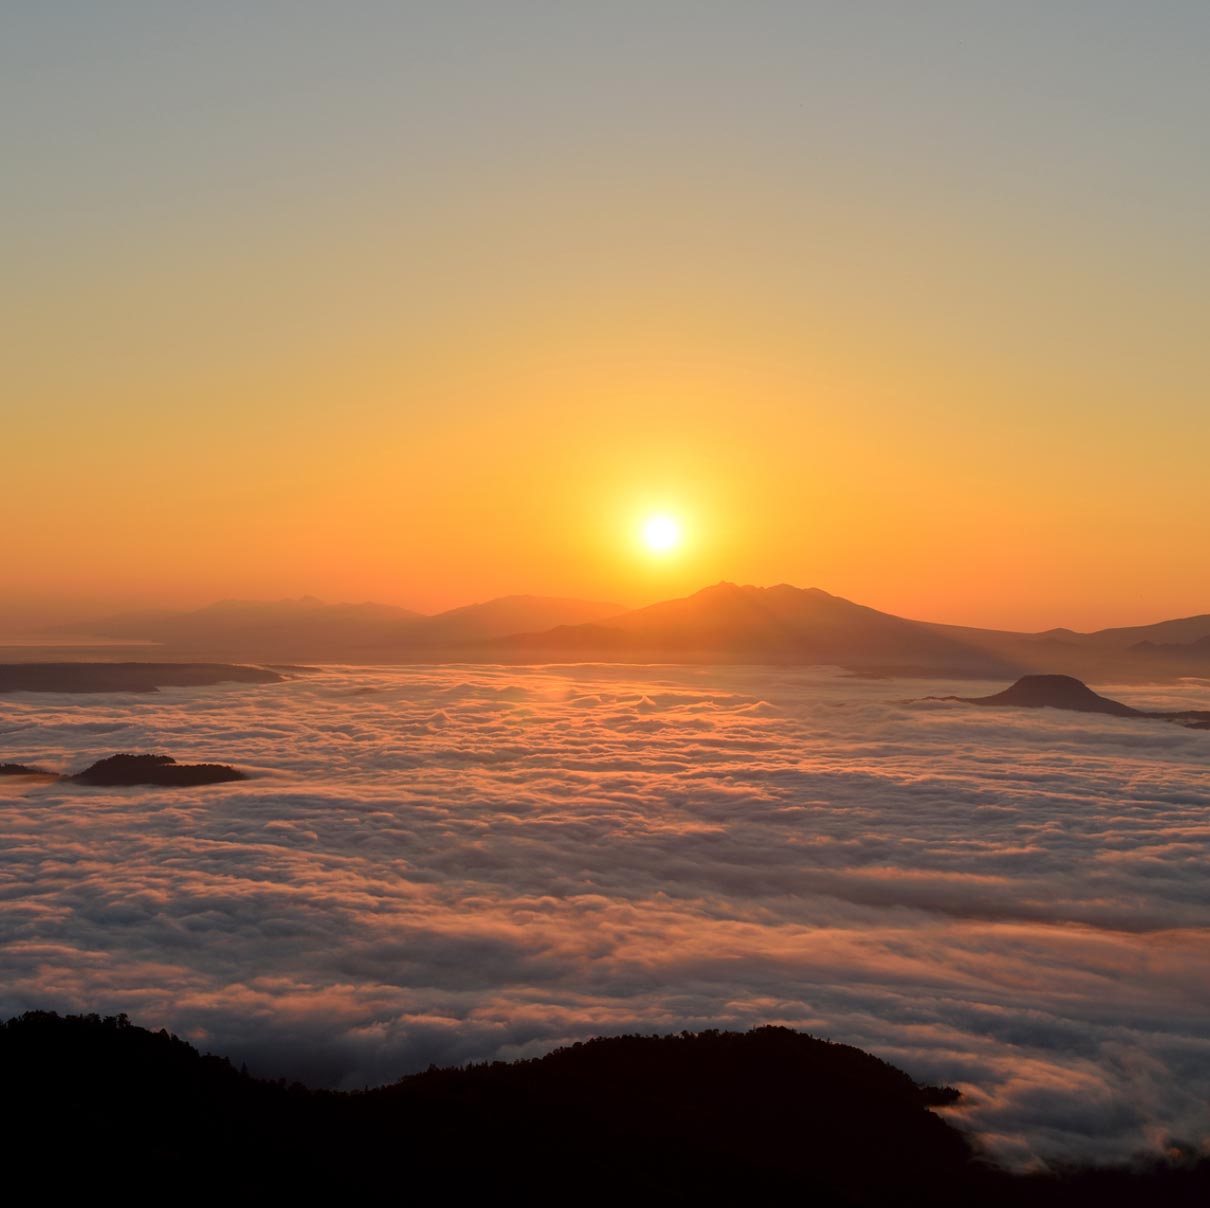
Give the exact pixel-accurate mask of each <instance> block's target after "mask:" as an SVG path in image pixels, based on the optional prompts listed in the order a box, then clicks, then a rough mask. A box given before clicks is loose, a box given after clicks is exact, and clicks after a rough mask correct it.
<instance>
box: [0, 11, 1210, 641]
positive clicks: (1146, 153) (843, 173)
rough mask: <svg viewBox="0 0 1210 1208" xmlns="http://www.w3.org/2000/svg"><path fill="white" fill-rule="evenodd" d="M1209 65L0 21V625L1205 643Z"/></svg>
mask: <svg viewBox="0 0 1210 1208" xmlns="http://www.w3.org/2000/svg"><path fill="white" fill-rule="evenodd" d="M1208 57H1210V6H1206V5H1203V4H1195V3H1151V4H1147V5H1143V4H1136V3H1131V4H1125V3H1112V2H1108V0H1098V2H1096V3H1093V2H1085V3H1061V2H1058V3H1057V2H1055V0H1049V2H1047V3H1044V4H1043V3H1027V2H1022V0H1013V2H1011V3H1007V2H1006V3H979V2H976V0H972V2H968V3H913V4H898V3H889V2H888V3H878V4H873V3H854V2H852V0H849V2H846V3H835V4H833V3H807V2H800V3H789V2H785V3H774V2H765V3H760V2H757V0H745V2H744V3H739V2H738V0H737V2H735V3H713V2H710V0H697V2H695V3H687V2H675V0H644V2H643V3H631V2H629V0H613V2H611V3H609V4H597V5H591V6H590V5H587V4H569V3H566V2H563V3H537V2H532V0H530V2H526V0H510V2H507V3H505V2H501V0H496V2H494V3H468V2H457V0H443V2H442V3H440V4H438V3H428V4H423V5H421V4H403V3H396V4H385V3H384V4H378V3H342V4H339V5H337V4H335V3H332V4H315V3H298V2H295V3H289V4H286V3H259V4H257V5H254V6H253V5H246V4H226V3H208V4H206V5H185V4H169V3H155V4H135V3H121V2H116V0H115V2H110V3H106V4H104V5H99V4H95V3H79V4H67V3H54V2H46V3H33V2H32V0H26V2H24V3H16V4H9V5H6V6H5V7H4V11H3V16H2V17H0V153H2V154H3V162H4V164H5V168H6V170H5V187H4V190H3V193H2V194H0V211H2V214H0V218H2V228H3V232H2V235H0V239H2V240H3V244H2V248H3V264H4V271H3V281H4V299H3V307H4V313H3V316H2V323H0V329H2V334H0V340H2V341H3V347H2V349H0V353H2V356H3V364H4V377H3V382H4V392H3V403H2V406H3V427H2V429H0V431H2V433H3V447H4V479H3V494H2V496H0V497H2V498H3V501H4V502H3V523H0V566H2V567H3V568H4V582H5V588H4V591H3V595H4V604H5V607H6V608H7V609H8V615H9V616H10V617H11V616H15V615H18V614H21V613H22V612H24V613H25V614H26V615H29V614H31V613H36V612H37V611H38V610H41V609H45V610H47V615H51V614H52V613H53V614H55V615H58V614H61V613H66V612H71V611H73V610H74V611H77V612H78V611H80V610H81V609H87V608H92V607H100V606H106V607H108V606H111V605H113V606H119V605H120V606H127V605H131V604H137V603H151V602H163V603H170V604H174V605H188V604H202V603H205V602H208V601H209V600H212V599H214V598H217V597H222V596H233V595H239V596H253V597H276V596H284V595H298V594H302V593H304V592H311V593H315V594H317V595H320V596H323V597H326V598H330V599H366V598H372V599H379V600H386V601H393V602H398V603H402V604H406V605H409V606H412V607H418V608H422V609H426V610H427V609H435V608H439V607H445V606H449V605H453V604H459V603H465V602H467V601H470V600H474V599H483V598H487V597H489V596H493V595H499V594H504V593H507V592H515V591H533V592H542V593H550V594H560V595H581V596H587V597H591V598H597V599H612V600H618V601H620V602H622V603H626V604H641V603H646V602H649V601H651V600H654V599H657V598H661V597H664V596H668V595H674V594H682V593H684V592H686V591H689V590H693V589H695V588H697V587H699V586H702V585H703V584H705V583H707V582H712V581H715V580H718V579H720V578H727V579H733V580H738V581H741V582H756V583H773V582H778V581H789V582H793V583H796V584H798V585H800V586H810V585H815V586H820V587H824V588H827V589H828V590H830V591H834V592H837V593H839V594H842V595H845V596H848V597H850V598H853V599H857V600H860V601H862V602H864V603H869V604H872V605H875V606H876V607H880V608H885V609H888V610H890V611H894V612H898V613H902V614H905V615H909V616H921V617H927V618H929V619H936V620H948V621H959V622H966V623H972V624H989V625H992V624H994V625H1011V626H1014V627H1030V628H1040V627H1043V626H1047V625H1052V624H1059V623H1063V624H1070V625H1074V626H1078V627H1095V626H1097V625H1104V624H1111V623H1124V622H1130V621H1146V620H1155V619H1159V618H1160V617H1162V616H1171V615H1179V614H1188V613H1194V612H1205V611H1208V610H1210V559H1207V558H1206V557H1205V552H1204V551H1205V537H1204V532H1205V527H1206V521H1207V515H1208V514H1210V475H1208V474H1207V454H1208V452H1210V406H1208V404H1207V386H1208V384H1210V342H1208V341H1207V339H1206V332H1207V329H1208V324H1207V319H1208V318H1210V316H1208V315H1207V309H1208V308H1207V303H1206V298H1207V288H1206V283H1207V281H1208V280H1210V235H1208V227H1207V223H1206V215H1207V213H1210V145H1208V144H1210V126H1208V125H1207V123H1206V114H1207V113H1208V112H1210V71H1208V70H1207V61H1208ZM653 510H668V511H671V512H673V513H675V514H678V515H679V516H680V517H681V518H682V520H683V523H684V525H685V530H686V536H687V541H686V545H685V547H684V549H683V550H682V551H681V552H680V553H678V554H677V555H675V556H669V557H666V558H663V559H658V560H657V559H653V558H651V557H649V556H647V555H645V554H644V553H643V552H642V551H641V549H640V548H639V546H638V543H637V540H636V536H635V533H636V530H637V527H638V525H639V523H640V521H641V519H642V517H643V516H644V515H646V514H648V513H649V512H651V511H653Z"/></svg>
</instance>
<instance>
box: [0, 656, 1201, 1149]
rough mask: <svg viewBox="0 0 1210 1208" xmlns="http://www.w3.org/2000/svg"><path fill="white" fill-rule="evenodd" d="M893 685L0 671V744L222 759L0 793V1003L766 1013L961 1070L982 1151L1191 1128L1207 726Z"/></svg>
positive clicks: (431, 1043) (171, 1013)
mask: <svg viewBox="0 0 1210 1208" xmlns="http://www.w3.org/2000/svg"><path fill="white" fill-rule="evenodd" d="M990 687H991V686H989V688H990ZM912 688H913V686H912V685H905V684H903V683H894V684H888V683H876V682H870V681H859V680H853V679H848V678H843V677H840V676H835V675H831V674H829V673H826V672H820V671H812V670H803V669H788V670H783V671H770V670H749V669H743V668H730V669H725V670H713V669H708V668H678V669H669V668H650V669H633V668H630V669H627V668H617V667H614V668H605V667H583V668H577V669H570V670H556V669H540V668H539V669H530V670H526V669H515V668H512V669H492V668H479V669H474V668H465V667H464V668H431V667H429V668H401V669H394V670H382V671H375V670H366V669H356V670H344V669H330V670H328V671H325V672H324V673H322V674H319V675H315V676H307V677H304V678H299V679H297V680H294V681H291V682H289V683H286V684H281V685H267V686H242V687H224V686H220V687H215V688H206V689H199V690H168V691H165V692H163V693H161V694H159V695H157V696H155V697H147V698H137V699H135V698H130V697H117V696H113V697H96V698H93V697H90V698H87V699H82V698H72V697H67V696H22V697H17V696H14V697H9V698H4V699H2V700H0V758H3V759H8V760H14V761H20V762H23V763H33V764H39V765H42V766H49V767H55V768H61V769H64V770H66V769H69V768H73V769H74V768H77V767H80V766H83V765H84V764H86V763H88V762H90V761H91V760H92V759H94V758H96V757H98V756H101V755H107V754H110V753H112V752H114V751H116V750H140V751H141V750H148V751H163V752H167V753H170V754H172V755H174V756H176V757H177V758H178V759H186V760H194V759H197V760H221V761H227V762H234V763H237V764H239V765H240V766H241V767H243V768H245V769H247V770H250V771H252V772H254V773H255V776H254V778H253V779H252V780H250V781H247V782H243V783H238V784H230V785H222V786H213V787H209V788H193V789H179V790H173V789H121V790H114V789H85V788H81V787H72V786H66V785H57V784H49V785H48V784H38V785H28V786H23V787H20V788H19V789H17V790H14V788H13V787H12V786H11V785H9V786H6V791H5V793H4V795H3V796H0V934H2V936H3V940H4V942H3V945H2V946H0V987H2V989H0V1009H2V1010H3V1011H4V1012H6V1013H12V1012H15V1011H18V1010H22V1009H25V1008H28V1007H35V1006H45V1007H53V1008H58V1009H90V1010H125V1011H128V1012H129V1013H130V1014H131V1015H132V1016H133V1017H134V1018H136V1019H137V1020H138V1021H140V1022H142V1023H145V1024H147V1025H150V1026H156V1027H158V1026H160V1025H164V1026H168V1027H170V1028H173V1029H174V1030H177V1031H179V1032H181V1033H182V1034H184V1035H188V1036H191V1037H193V1038H195V1039H197V1040H198V1041H199V1043H203V1044H204V1045H205V1046H206V1047H209V1048H212V1049H213V1050H215V1051H218V1052H223V1053H227V1054H229V1055H231V1056H232V1057H234V1058H235V1059H237V1060H239V1059H246V1060H247V1061H248V1062H249V1064H250V1066H252V1067H253V1068H254V1069H256V1070H259V1071H261V1072H264V1073H270V1074H278V1073H283V1074H288V1075H291V1076H302V1077H306V1078H309V1079H312V1080H316V1081H324V1082H328V1083H331V1084H334V1085H343V1086H360V1085H362V1084H363V1083H367V1082H381V1081H384V1080H388V1079H390V1078H393V1077H395V1076H397V1075H399V1074H400V1073H403V1072H405V1071H406V1070H409V1069H414V1068H417V1067H419V1066H423V1065H427V1064H428V1063H429V1062H430V1061H438V1062H446V1061H461V1060H469V1059H482V1058H487V1057H492V1056H505V1057H508V1056H517V1055H525V1054H532V1053H535V1052H540V1051H543V1050H544V1049H547V1048H550V1047H552V1046H553V1045H555V1044H558V1043H560V1042H563V1041H566V1040H571V1039H577V1038H581V1037H584V1036H587V1035H591V1034H595V1033H601V1032H617V1031H629V1030H635V1029H680V1028H684V1027H702V1026H748V1025H751V1024H757V1023H764V1022H781V1023H788V1024H792V1025H794V1026H800V1027H805V1028H807V1029H809V1030H811V1031H814V1032H816V1033H819V1034H824V1035H829V1036H831V1037H832V1038H834V1039H839V1040H844V1041H847V1042H850V1043H853V1044H858V1045H861V1046H862V1047H865V1048H869V1049H871V1050H872V1051H874V1052H876V1053H878V1054H880V1055H882V1056H885V1057H887V1058H888V1059H889V1060H893V1061H895V1062H897V1063H898V1064H900V1065H902V1066H903V1067H904V1068H906V1069H908V1070H909V1071H910V1072H912V1073H913V1074H914V1075H916V1076H918V1077H920V1078H922V1079H927V1080H930V1081H945V1082H953V1083H958V1084H961V1085H962V1086H964V1087H965V1088H966V1090H967V1102H966V1103H965V1105H964V1106H963V1107H962V1108H961V1109H959V1111H958V1113H957V1118H958V1119H960V1120H962V1121H963V1122H965V1123H966V1124H967V1125H969V1126H970V1127H971V1128H973V1129H975V1130H977V1131H978V1133H979V1134H980V1135H981V1136H982V1137H983V1138H984V1139H985V1141H986V1143H987V1144H988V1145H989V1146H990V1147H991V1148H993V1149H994V1151H995V1152H997V1153H999V1154H1000V1155H1002V1156H1004V1157H1006V1158H1009V1159H1011V1160H1014V1161H1023V1162H1028V1161H1031V1160H1035V1159H1037V1158H1038V1157H1043V1158H1046V1157H1057V1156H1082V1157H1089V1156H1091V1157H1095V1158H1114V1157H1122V1156H1124V1155H1128V1154H1129V1153H1131V1152H1133V1151H1134V1150H1137V1149H1139V1148H1144V1147H1151V1148H1162V1147H1164V1146H1165V1145H1166V1144H1167V1143H1168V1141H1169V1140H1170V1139H1172V1138H1176V1139H1178V1140H1181V1141H1184V1142H1192V1143H1194V1144H1197V1143H1201V1142H1203V1141H1204V1140H1205V1138H1206V1137H1207V1136H1210V1117H1208V1114H1207V1108H1206V1103H1207V1098H1208V1091H1210V1023H1208V1021H1207V1018H1206V1013H1205V1010H1204V1003H1205V1002H1206V1001H1207V998H1208V997H1210V888H1208V887H1207V883H1206V879H1205V875H1204V869H1205V860H1206V856H1207V849H1208V847H1210V813H1208V812H1207V806H1208V805H1210V775H1208V773H1210V735H1207V734H1204V733H1199V732H1195V731H1188V730H1181V729H1178V728H1176V727H1172V726H1166V725H1164V724H1163V723H1162V722H1154V723H1153V722H1146V721H1141V722H1139V721H1122V720H1119V719H1114V718H1102V717H1095V716H1083V715H1072V714H1060V713H1054V712H1052V711H1049V710H1047V711H1043V712H1035V711H1022V712H1016V713H1014V712H1002V711H993V710H967V709H964V708H963V707H961V706H956V705H946V704H940V703H935V702H933V703H921V702H915V703H914V702H912V701H910V700H908V699H906V698H908V697H910V696H912V695H924V694H926V693H938V692H939V690H938V688H937V686H936V685H935V684H931V685H928V686H927V687H926V688H925V687H922V688H921V689H920V691H919V692H918V693H915V692H913V691H912ZM946 690H948V689H941V690H940V691H946ZM963 691H964V693H966V694H970V689H969V685H968V686H965V687H964V688H963ZM1111 694H1112V695H1117V696H1120V697H1122V698H1124V699H1128V700H1130V701H1131V703H1137V704H1140V705H1142V706H1147V705H1151V704H1154V705H1156V706H1157V707H1169V708H1171V707H1182V706H1186V707H1205V706H1206V704H1207V700H1208V698H1210V686H1208V685H1198V684H1188V685H1184V686H1181V687H1178V688H1169V689H1165V690H1163V692H1162V694H1161V693H1158V692H1157V693H1156V694H1155V697H1154V699H1152V698H1149V697H1147V696H1145V695H1143V694H1141V693H1139V692H1138V690H1137V689H1136V690H1134V691H1133V693H1132V692H1130V691H1129V690H1127V689H1120V690H1118V691H1117V692H1113V693H1111Z"/></svg>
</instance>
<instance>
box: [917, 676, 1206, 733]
mask: <svg viewBox="0 0 1210 1208" xmlns="http://www.w3.org/2000/svg"><path fill="white" fill-rule="evenodd" d="M929 699H932V700H936V699H942V700H956V701H961V702H962V704H965V705H984V706H987V707H989V708H1017V709H1067V710H1069V711H1072V712H1075V713H1103V714H1107V715H1108V716H1111V717H1139V718H1144V719H1152V720H1156V721H1169V722H1174V723H1176V724H1177V725H1182V726H1186V727H1187V728H1189V729H1191V730H1210V711H1207V710H1202V709H1181V710H1173V709H1134V708H1131V706H1130V705H1124V704H1122V702H1121V701H1116V700H1110V698H1109V697H1107V696H1101V695H1100V694H1098V693H1096V692H1094V691H1093V690H1092V689H1091V688H1090V687H1089V686H1088V685H1087V684H1085V683H1082V682H1081V681H1080V680H1078V679H1075V678H1074V677H1072V676H1070V675H1023V676H1022V677H1021V678H1020V679H1019V680H1017V682H1016V683H1015V684H1013V685H1012V686H1011V687H1009V688H1005V690H1004V691H1003V692H997V693H995V694H994V695H993V696H950V697H941V698H937V697H930V698H929Z"/></svg>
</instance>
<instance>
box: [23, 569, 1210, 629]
mask: <svg viewBox="0 0 1210 1208" xmlns="http://www.w3.org/2000/svg"><path fill="white" fill-rule="evenodd" d="M714 582H737V580H731V579H723V580H717V581H712V582H711V583H699V584H697V585H696V586H694V587H691V588H689V589H688V590H686V591H684V592H673V593H669V594H668V595H661V596H651V597H649V598H636V599H631V600H625V599H619V598H617V597H608V596H599V597H580V596H576V595H574V594H573V593H571V592H560V591H554V592H550V593H546V592H537V591H529V590H517V591H508V592H501V593H499V594H496V595H491V596H487V595H482V596H476V597H473V598H462V597H452V596H444V595H430V596H426V595H424V594H423V593H416V594H414V595H412V596H403V597H398V598H393V599H386V598H381V597H376V598H370V597H344V596H341V595H339V593H338V594H335V595H331V594H328V595H325V594H322V593H319V592H313V591H298V592H282V593H278V594H267V595H263V596H219V595H214V594H211V595H205V594H202V595H187V596H176V595H169V596H156V595H153V596H143V595H139V596H134V597H131V596H124V595H118V596H96V597H91V596H86V597H83V598H72V597H62V598H56V599H50V600H40V601H36V602H27V603H22V602H20V601H19V600H18V601H13V600H12V599H11V598H9V599H7V600H0V639H3V638H6V637H7V638H10V639H12V640H17V641H19V640H20V639H22V638H25V637H28V638H33V637H37V636H46V634H45V632H44V631H46V630H50V629H54V628H57V627H61V626H71V625H74V624H77V623H82V622H87V621H89V620H99V619H103V618H105V617H107V616H110V615H120V614H123V613H127V612H132V613H135V612H142V611H149V612H150V611H159V610H163V611H167V612H178V611H179V612H191V611H195V610H198V609H203V608H207V607H210V606H211V605H214V604H221V603H228V602H240V603H249V604H273V603H288V602H292V601H301V600H307V599H311V600H316V601H319V602H321V603H323V604H326V605H345V604H348V605H357V604H380V605H386V606H388V607H394V608H400V609H405V610H407V611H411V612H415V613H417V614H419V615H421V616H434V615H437V614H440V613H442V612H446V611H449V610H452V609H457V608H465V607H469V606H473V605H478V604H486V603H491V602H493V601H495V600H499V599H505V598H512V597H525V596H538V597H546V598H550V599H567V600H575V599H584V600H586V601H589V600H591V601H592V602H595V603H599V604H613V605H616V606H617V607H618V609H619V610H621V611H633V610H636V609H640V608H646V607H648V606H649V605H652V604H658V603H661V602H663V601H664V600H667V599H678V598H682V596H690V595H693V594H695V593H696V592H697V591H700V590H702V589H703V588H706V587H709V586H713V584H714ZM778 582H784V580H771V581H769V582H767V583H757V584H753V586H756V587H772V586H775V585H776V584H777V583H778ZM743 585H744V584H741V586H743ZM791 586H793V587H798V588H804V589H805V588H819V589H821V590H823V591H826V592H828V593H829V594H830V595H834V596H839V597H841V598H842V599H848V600H852V601H853V602H854V603H856V604H863V605H865V606H866V607H869V608H875V609H877V610H878V611H880V612H886V613H889V614H891V615H892V616H902V617H905V618H907V619H909V620H915V621H927V622H934V623H938V624H945V625H959V626H969V627H971V628H978V629H994V630H998V629H1003V630H1008V631H1016V632H1021V633H1040V632H1045V631H1046V630H1049V629H1059V628H1063V629H1072V630H1076V631H1078V632H1092V631H1095V630H1099V629H1107V628H1116V627H1122V626H1133V625H1149V624H1153V623H1156V622H1159V621H1167V620H1175V619H1179V618H1181V617H1192V616H1202V615H1206V614H1208V613H1210V600H1208V601H1207V602H1206V603H1205V604H1204V605H1202V606H1201V607H1197V608H1194V609H1192V610H1190V611H1188V612H1164V613H1161V612H1157V611H1156V610H1155V609H1154V608H1153V607H1148V606H1146V605H1144V604H1135V605H1133V606H1127V605H1126V604H1125V603H1122V602H1119V603H1116V604H1114V603H1112V602H1110V603H1106V604H1105V605H1104V606H1103V607H1102V608H1100V609H1084V610H1076V612H1077V618H1076V619H1074V620H1073V618H1072V615H1071V614H1070V613H1064V614H1063V615H1062V616H1059V615H1057V614H1056V613H1055V612H1054V611H1053V607H1052V609H1047V608H1045V607H1044V606H1043V605H1042V604H1041V603H1039V605H1038V606H1037V612H1036V613H1035V611H1034V610H1033V609H1032V608H1031V609H1029V610H1026V611H1024V612H1021V611H1018V610H1014V611H1013V612H1011V613H1009V614H999V613H996V612H994V611H993V612H990V613H984V612H980V613H978V614H977V615H966V614H963V615H958V614H955V613H953V612H950V611H947V610H942V612H941V613H940V614H939V615H927V616H925V615H913V614H911V613H909V612H906V611H903V610H901V609H897V608H896V607H894V606H892V605H887V604H885V603H879V602H876V601H874V600H871V599H867V598H858V597H855V596H853V595H850V594H847V593H845V592H844V591H840V590H836V589H834V588H833V587H829V586H827V585H825V584H820V583H793V584H791ZM418 597H419V598H420V599H422V600H424V599H427V600H430V601H435V603H430V604H428V605H427V606H425V607H422V606H420V605H418V604H417V603H416V600H417V598H418ZM998 616H999V617H1001V619H1000V620H997V619H995V618H996V617H998ZM1038 616H1044V617H1048V618H1050V619H1049V620H1048V621H1046V622H1039V621H1038V620H1037V619H1036V618H1037V617H1038ZM1080 617H1083V618H1084V620H1083V621H1082V622H1081V620H1080V619H1079V618H1080ZM1012 618H1016V621H1015V622H1014V621H1013V619H1012ZM1031 618H1033V619H1032V620H1031Z"/></svg>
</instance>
